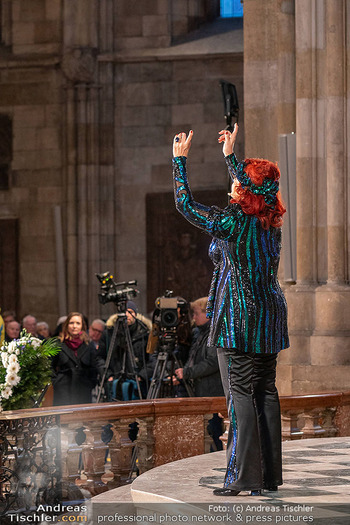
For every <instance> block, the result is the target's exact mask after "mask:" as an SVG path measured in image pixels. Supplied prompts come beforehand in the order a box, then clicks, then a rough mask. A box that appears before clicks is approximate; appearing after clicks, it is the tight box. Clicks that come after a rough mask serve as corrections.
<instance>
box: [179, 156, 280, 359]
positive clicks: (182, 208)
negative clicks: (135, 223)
mask: <svg viewBox="0 0 350 525" xmlns="http://www.w3.org/2000/svg"><path fill="white" fill-rule="evenodd" d="M225 159H226V163H227V165H228V169H229V170H230V172H231V173H232V172H234V170H235V168H236V165H237V160H236V158H235V156H234V155H230V156H228V157H226V158H225ZM173 176H174V194H175V204H176V208H177V210H178V211H179V212H180V213H181V214H182V215H183V216H184V217H185V218H186V219H187V220H188V221H189V222H190V223H192V224H193V225H195V226H197V227H199V228H201V229H202V230H204V231H205V232H207V233H209V234H210V235H211V236H212V237H213V240H212V243H211V245H210V248H209V255H210V258H211V259H212V261H213V263H214V273H213V278H212V283H211V287H210V292H209V300H208V307H207V316H208V317H209V318H211V328H210V334H209V339H208V345H209V346H217V347H221V348H237V349H238V350H240V351H244V352H256V353H277V352H279V351H280V350H282V349H283V348H288V346H289V340H288V328H287V305H286V301H285V298H284V295H283V292H282V290H281V288H280V285H279V282H278V279H277V271H278V264H279V259H280V251H281V229H280V228H273V227H270V229H269V230H265V229H264V228H263V227H262V226H261V223H260V221H259V219H258V218H257V217H255V216H254V215H247V214H245V213H244V212H243V211H242V209H241V207H240V205H239V204H230V205H229V206H228V207H227V208H225V209H223V210H222V209H220V208H217V207H215V206H204V205H202V204H199V203H197V202H195V201H194V200H193V197H192V194H191V190H190V187H189V184H188V181H187V175H186V157H175V158H174V159H173Z"/></svg>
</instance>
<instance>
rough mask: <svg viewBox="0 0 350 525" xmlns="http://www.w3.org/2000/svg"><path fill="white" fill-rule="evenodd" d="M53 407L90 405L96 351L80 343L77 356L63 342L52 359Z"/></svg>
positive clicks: (92, 347) (95, 370) (93, 384)
mask: <svg viewBox="0 0 350 525" xmlns="http://www.w3.org/2000/svg"><path fill="white" fill-rule="evenodd" d="M52 368H53V380H52V382H53V392H54V399H53V404H54V405H77V404H82V403H91V390H92V389H93V388H94V386H95V385H96V382H97V367H96V350H95V347H94V346H93V345H92V344H91V343H89V344H86V343H82V344H81V346H80V347H79V348H78V352H77V356H76V355H75V352H74V351H73V350H72V349H71V348H69V347H68V346H67V345H66V344H65V343H64V342H62V343H61V351H60V352H59V353H58V354H57V355H55V356H54V357H53V358H52Z"/></svg>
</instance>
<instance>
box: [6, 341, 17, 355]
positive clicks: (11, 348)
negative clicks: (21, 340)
mask: <svg viewBox="0 0 350 525" xmlns="http://www.w3.org/2000/svg"><path fill="white" fill-rule="evenodd" d="M7 351H8V353H9V354H12V352H15V351H16V341H11V343H9V345H8V347H7Z"/></svg>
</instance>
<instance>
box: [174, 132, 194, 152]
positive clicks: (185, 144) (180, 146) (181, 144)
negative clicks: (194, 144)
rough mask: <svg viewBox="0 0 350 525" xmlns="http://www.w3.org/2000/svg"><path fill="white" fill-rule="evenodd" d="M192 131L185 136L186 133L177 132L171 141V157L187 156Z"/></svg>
mask: <svg viewBox="0 0 350 525" xmlns="http://www.w3.org/2000/svg"><path fill="white" fill-rule="evenodd" d="M192 137H193V131H192V130H191V131H190V132H189V134H188V137H186V133H178V134H177V135H175V137H174V141H173V157H187V156H188V152H189V151H190V147H191V141H192Z"/></svg>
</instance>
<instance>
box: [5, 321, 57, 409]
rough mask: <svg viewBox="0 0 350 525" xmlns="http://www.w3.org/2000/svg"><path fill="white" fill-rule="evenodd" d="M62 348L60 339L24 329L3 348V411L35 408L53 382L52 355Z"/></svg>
mask: <svg viewBox="0 0 350 525" xmlns="http://www.w3.org/2000/svg"><path fill="white" fill-rule="evenodd" d="M59 351H60V346H59V342H58V340H57V339H55V338H53V339H47V340H45V341H41V340H40V339H38V338H37V337H34V336H32V335H31V334H28V333H27V332H26V330H23V331H22V332H21V334H20V338H19V339H14V340H13V341H11V342H5V343H4V344H3V345H2V347H1V362H0V403H1V404H0V410H17V409H21V408H32V407H33V404H34V403H35V400H36V398H37V396H38V394H40V392H41V390H42V389H43V388H45V386H46V385H47V384H48V383H50V382H51V374H52V371H51V362H50V357H52V356H54V355H56V354H57V353H58V352H59Z"/></svg>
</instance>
